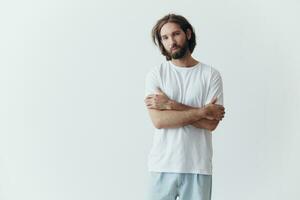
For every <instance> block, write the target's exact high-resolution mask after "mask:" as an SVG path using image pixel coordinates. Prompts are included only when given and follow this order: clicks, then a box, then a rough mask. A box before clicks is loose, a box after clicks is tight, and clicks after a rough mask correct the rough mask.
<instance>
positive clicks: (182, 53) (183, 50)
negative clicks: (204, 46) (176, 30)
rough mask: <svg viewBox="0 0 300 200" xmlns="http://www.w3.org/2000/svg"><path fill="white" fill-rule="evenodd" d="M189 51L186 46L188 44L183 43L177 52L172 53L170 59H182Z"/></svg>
mask: <svg viewBox="0 0 300 200" xmlns="http://www.w3.org/2000/svg"><path fill="white" fill-rule="evenodd" d="M188 50H189V45H188V42H187V41H186V42H185V43H184V46H183V47H182V48H180V49H179V50H178V51H177V52H175V53H173V54H171V55H170V57H171V58H172V59H180V58H183V57H184V56H185V55H186V53H187V51H188Z"/></svg>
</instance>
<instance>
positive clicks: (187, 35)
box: [186, 28, 192, 40]
mask: <svg viewBox="0 0 300 200" xmlns="http://www.w3.org/2000/svg"><path fill="white" fill-rule="evenodd" d="M186 37H187V39H188V40H190V39H191V37H192V31H191V29H189V28H188V29H187V30H186Z"/></svg>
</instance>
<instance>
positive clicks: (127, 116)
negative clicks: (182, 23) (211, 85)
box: [0, 0, 300, 200]
mask: <svg viewBox="0 0 300 200" xmlns="http://www.w3.org/2000/svg"><path fill="white" fill-rule="evenodd" d="M299 9H300V4H299V2H298V1H296V0H286V1H283V0H282V1H278V0H277V1H274V0H272V1H271V0H264V1H258V0H256V1H250V0H248V1H237V0H236V1H234V0H228V1H202V0H201V1H196V0H195V1H192V0H186V1H138V0H136V1H107V2H104V1H99V0H98V1H96V0H94V1H92V0H86V1H83V0H81V1H79V0H77V1H74V0H72V1H71V0H68V1H67V0H64V1H62V0H60V1H58V0H57V1H54V0H52V1H50V0H48V1H38V0H36V1H33V0H31V1H21V0H19V1H3V2H1V3H0V22H1V27H0V55H1V59H0V81H1V82H0V91H1V96H0V108H1V109H0V124H1V125H0V199H1V200H19V199H23V200H41V199H42V200H54V199H55V200H82V199H89V200H96V199H112V200H117V199H138V200H140V199H145V196H146V191H147V180H148V173H147V166H146V164H147V155H148V151H149V149H150V146H151V142H152V134H153V130H152V125H151V122H150V119H149V117H148V114H147V111H146V109H145V106H144V102H143V95H144V78H145V74H146V72H148V70H150V69H151V68H152V67H154V66H155V65H157V64H159V63H160V62H162V61H163V60H164V58H163V57H162V56H161V55H160V53H159V50H158V49H157V48H156V47H155V46H154V45H153V44H152V43H151V38H150V31H151V28H152V26H153V25H154V23H155V22H156V20H157V19H158V18H160V17H162V16H164V15H165V14H167V13H169V12H175V13H177V14H182V15H184V16H186V17H187V19H189V21H190V22H191V23H192V25H193V26H194V28H195V30H196V34H197V42H198V45H197V47H196V49H195V52H194V56H195V57H196V58H197V59H199V60H200V61H203V62H205V63H207V64H211V65H213V66H215V67H216V68H217V69H218V70H219V71H220V72H221V73H222V76H223V82H224V101H225V107H226V117H225V119H224V121H222V124H221V125H220V126H219V127H218V129H217V131H216V132H214V133H213V134H214V138H213V140H214V175H213V199H214V200H229V199H230V200H240V199H243V200H252V199H255V200H264V199H273V200H281V199H288V200H297V199H299V197H300V192H299V190H298V187H297V183H298V185H299V178H300V172H299V170H298V169H299V167H300V161H299V156H298V154H299V151H300V146H299V145H298V141H299V139H300V135H299V130H298V124H299V116H298V113H299V112H300V105H299V102H300V90H299V82H300V81H299V79H300V73H299V72H300V70H299V63H300V59H299V52H300V45H299V42H300V39H299V37H298V36H299V33H300V28H299V24H298V23H297V22H298V21H297V20H298V19H299V17H300V14H299V13H297V12H298V11H299Z"/></svg>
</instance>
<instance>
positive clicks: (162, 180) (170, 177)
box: [148, 172, 212, 200]
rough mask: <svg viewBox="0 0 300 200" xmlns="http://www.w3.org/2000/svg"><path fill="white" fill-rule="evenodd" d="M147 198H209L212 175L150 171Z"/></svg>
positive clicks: (200, 199) (160, 199) (159, 199)
mask: <svg viewBox="0 0 300 200" xmlns="http://www.w3.org/2000/svg"><path fill="white" fill-rule="evenodd" d="M149 178H150V179H149V192H148V194H149V200H176V199H177V198H178V197H179V199H180V200H211V187H212V175H205V174H190V173H169V172H150V177H149Z"/></svg>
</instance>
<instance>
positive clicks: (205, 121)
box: [170, 100, 219, 131]
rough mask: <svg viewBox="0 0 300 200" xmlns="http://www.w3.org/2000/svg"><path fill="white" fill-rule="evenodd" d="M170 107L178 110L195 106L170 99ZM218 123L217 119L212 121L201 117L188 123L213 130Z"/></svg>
mask: <svg viewBox="0 0 300 200" xmlns="http://www.w3.org/2000/svg"><path fill="white" fill-rule="evenodd" d="M170 107H171V109H172V110H180V111H182V110H190V109H195V108H196V107H193V106H188V105H185V104H182V103H179V102H176V101H174V100H170ZM218 123H219V122H218V121H213V120H208V119H205V118H202V119H199V120H197V121H195V122H192V123H190V125H192V126H194V127H196V128H203V129H207V130H210V131H213V130H214V129H215V128H216V127H217V125H218Z"/></svg>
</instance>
